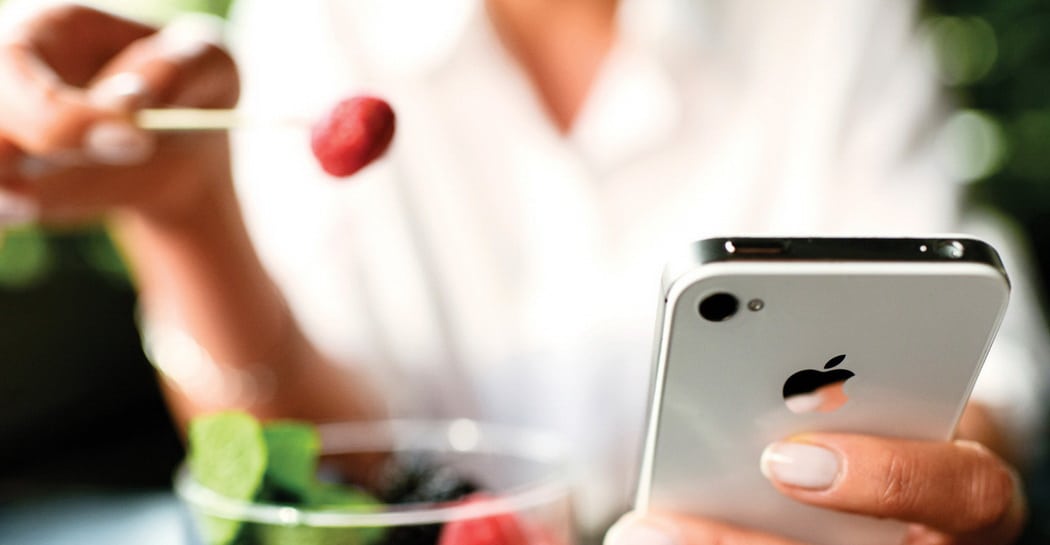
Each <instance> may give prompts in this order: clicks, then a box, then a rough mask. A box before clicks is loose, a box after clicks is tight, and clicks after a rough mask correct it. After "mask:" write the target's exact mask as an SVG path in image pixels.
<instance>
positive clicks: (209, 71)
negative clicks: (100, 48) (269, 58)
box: [89, 14, 240, 111]
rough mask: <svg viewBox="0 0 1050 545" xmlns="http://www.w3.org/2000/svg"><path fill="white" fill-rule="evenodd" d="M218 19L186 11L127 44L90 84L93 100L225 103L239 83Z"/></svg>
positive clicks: (133, 104)
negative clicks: (157, 29) (160, 27)
mask: <svg viewBox="0 0 1050 545" xmlns="http://www.w3.org/2000/svg"><path fill="white" fill-rule="evenodd" d="M221 25H222V22H221V20H219V19H218V18H215V17H211V16H206V15H200V14H190V15H184V16H182V17H180V18H178V19H176V20H175V21H174V22H173V23H171V24H169V25H168V26H166V27H164V28H163V29H161V30H160V31H158V32H156V33H153V34H151V35H149V36H146V37H143V38H141V39H139V40H136V41H135V42H133V43H131V44H130V45H129V46H128V47H126V48H125V49H124V50H122V51H121V52H120V53H119V54H117V55H115V56H114V57H113V58H112V59H111V60H110V61H109V62H108V63H107V64H106V65H105V66H104V67H103V68H102V69H101V70H100V71H99V73H98V74H97V75H96V77H95V78H94V79H93V81H92V82H91V84H90V91H89V92H90V94H91V97H92V100H93V101H94V102H95V103H96V104H101V105H105V106H109V107H113V108H119V109H123V110H125V111H132V110H135V109H138V108H141V107H146V106H150V107H160V106H175V105H178V106H192V107H200V108H228V107H232V106H233V105H234V104H236V102H237V97H238V95H239V91H240V86H239V81H238V77H237V70H236V67H235V65H234V62H233V59H232V58H231V57H230V56H229V55H228V54H227V53H226V52H225V51H224V50H223V48H222V47H221V46H220V37H221V32H222V31H221Z"/></svg>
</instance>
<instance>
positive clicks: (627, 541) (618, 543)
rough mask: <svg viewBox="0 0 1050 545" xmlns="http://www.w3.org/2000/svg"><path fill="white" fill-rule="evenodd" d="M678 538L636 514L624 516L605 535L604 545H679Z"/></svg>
mask: <svg viewBox="0 0 1050 545" xmlns="http://www.w3.org/2000/svg"><path fill="white" fill-rule="evenodd" d="M679 541H680V540H679V539H678V536H677V535H675V534H674V532H672V531H669V529H668V528H664V527H662V526H660V525H657V524H653V523H652V522H649V521H647V520H646V519H645V518H644V517H641V516H639V515H635V514H628V515H624V516H623V517H621V518H620V520H618V521H616V524H613V525H612V528H609V531H608V532H606V533H605V540H604V541H603V542H602V545H678V543H679Z"/></svg>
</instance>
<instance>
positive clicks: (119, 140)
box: [84, 121, 153, 165]
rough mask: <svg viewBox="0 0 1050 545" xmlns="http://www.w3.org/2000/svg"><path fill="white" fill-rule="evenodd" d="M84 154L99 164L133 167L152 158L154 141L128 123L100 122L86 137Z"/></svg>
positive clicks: (89, 130)
mask: <svg viewBox="0 0 1050 545" xmlns="http://www.w3.org/2000/svg"><path fill="white" fill-rule="evenodd" d="M84 152H85V153H86V154H87V155H88V157H90V158H91V159H93V160H95V161H98V162H99V163H106V164H111V165H132V164H136V163H141V162H143V161H145V160H146V158H148V157H149V156H150V153H152V152H153V141H152V139H150V137H149V136H147V135H146V134H145V133H144V132H142V131H140V130H138V129H136V128H135V127H133V126H131V125H129V124H127V123H121V122H118V121H99V122H98V123H95V124H94V125H93V126H92V127H91V128H90V129H88V132H87V134H86V135H85V136H84Z"/></svg>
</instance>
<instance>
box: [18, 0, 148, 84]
mask: <svg viewBox="0 0 1050 545" xmlns="http://www.w3.org/2000/svg"><path fill="white" fill-rule="evenodd" d="M154 32H156V29H155V28H153V27H150V26H147V25H144V24H142V23H139V22H136V21H133V20H130V19H125V18H123V17H120V16H117V15H114V14H111V13H107V12H103V11H99V10H97V9H92V8H89V7H86V6H82V5H77V4H70V5H63V6H56V7H52V8H49V9H46V10H43V11H40V12H38V13H36V14H35V15H33V16H32V17H30V18H29V19H28V20H26V21H25V22H24V23H22V24H21V25H19V26H18V27H17V28H16V29H15V30H14V31H13V32H12V34H11V40H10V41H14V42H18V43H21V44H24V45H25V46H26V47H27V48H29V49H30V50H31V51H32V53H33V54H34V55H35V56H36V57H38V58H39V59H40V60H41V61H42V62H43V63H44V64H45V65H46V66H47V67H48V68H49V69H50V70H51V71H52V72H53V73H54V74H55V76H57V77H58V78H59V79H60V80H61V81H62V82H64V83H66V84H67V85H70V86H72V87H83V86H84V85H86V84H87V82H88V81H90V80H91V79H93V78H94V77H95V74H96V73H97V72H98V70H99V69H100V68H102V66H104V65H105V64H106V63H107V62H109V60H110V59H111V58H112V57H113V56H114V55H116V54H117V53H119V52H120V51H122V50H123V49H124V48H125V47H127V46H128V44H130V43H132V42H134V41H136V40H139V39H141V38H143V37H145V36H148V35H150V34H153V33H154Z"/></svg>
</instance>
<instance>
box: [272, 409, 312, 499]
mask: <svg viewBox="0 0 1050 545" xmlns="http://www.w3.org/2000/svg"><path fill="white" fill-rule="evenodd" d="M263 438H264V439H265V441H266V448H267V450H268V452H269V463H268V465H267V467H266V478H267V479H269V482H270V483H271V484H273V485H275V486H277V487H278V488H280V489H281V490H282V491H283V492H285V493H287V494H290V495H292V496H293V497H294V498H295V499H296V500H298V501H304V500H305V499H306V498H307V496H308V494H309V492H310V490H311V489H312V487H313V486H314V481H315V475H316V473H317V458H318V456H319V455H320V451H321V438H320V436H319V435H318V433H317V429H316V428H315V427H314V426H313V425H310V424H305V423H302V422H294V421H290V420H286V421H276V422H270V423H267V424H266V425H265V426H264V427H263Z"/></svg>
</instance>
